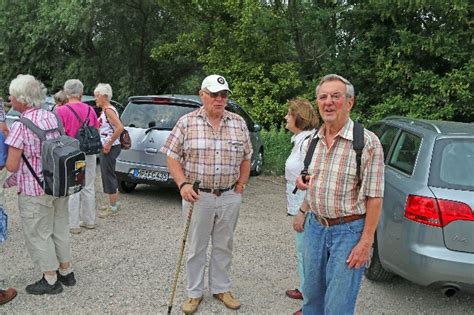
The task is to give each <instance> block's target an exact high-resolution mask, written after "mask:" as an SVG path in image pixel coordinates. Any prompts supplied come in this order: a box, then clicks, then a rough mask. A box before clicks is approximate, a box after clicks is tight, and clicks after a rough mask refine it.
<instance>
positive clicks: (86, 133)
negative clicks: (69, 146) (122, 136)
mask: <svg viewBox="0 0 474 315" xmlns="http://www.w3.org/2000/svg"><path fill="white" fill-rule="evenodd" d="M66 107H67V108H69V110H70V111H72V113H73V114H74V116H76V118H77V120H78V121H79V123H80V124H81V127H80V128H79V130H77V133H76V136H75V138H76V139H77V140H79V144H80V146H81V150H82V151H84V153H85V154H86V155H92V154H98V153H100V151H101V150H102V142H101V141H100V134H99V131H98V130H97V129H96V128H95V127H93V126H89V115H90V112H91V108H90V106H89V110H88V111H87V119H86V120H85V121H83V120H82V119H81V118H80V117H79V115H78V114H77V113H76V111H75V110H74V109H72V107H71V106H69V105H66Z"/></svg>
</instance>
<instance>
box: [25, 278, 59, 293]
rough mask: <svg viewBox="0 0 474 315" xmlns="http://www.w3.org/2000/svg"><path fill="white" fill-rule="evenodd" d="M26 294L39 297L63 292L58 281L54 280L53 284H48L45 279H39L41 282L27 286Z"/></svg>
mask: <svg viewBox="0 0 474 315" xmlns="http://www.w3.org/2000/svg"><path fill="white" fill-rule="evenodd" d="M25 290H26V293H29V294H34V295H41V294H58V293H61V292H63V286H62V285H61V283H59V281H57V280H56V282H55V283H54V284H49V283H48V281H46V279H45V278H44V276H43V278H41V280H39V281H37V282H35V283H33V284H30V285H27V286H26V288H25Z"/></svg>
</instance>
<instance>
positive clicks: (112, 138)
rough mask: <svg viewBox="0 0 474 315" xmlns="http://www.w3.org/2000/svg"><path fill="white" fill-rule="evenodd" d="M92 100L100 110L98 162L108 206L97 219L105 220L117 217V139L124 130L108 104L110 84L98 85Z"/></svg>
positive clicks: (110, 93)
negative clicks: (109, 217) (108, 217)
mask: <svg viewBox="0 0 474 315" xmlns="http://www.w3.org/2000/svg"><path fill="white" fill-rule="evenodd" d="M94 98H95V102H96V104H97V106H99V107H100V108H101V109H102V112H101V114H100V117H99V133H100V140H101V141H102V146H103V148H102V152H101V153H100V155H99V161H100V174H101V176H102V186H103V189H104V193H105V194H108V195H109V206H106V207H103V208H101V209H100V210H101V211H99V218H105V217H107V216H109V215H113V216H114V215H117V214H118V211H119V207H120V204H119V202H118V191H117V188H118V186H117V185H118V184H117V175H116V174H115V164H116V160H117V157H118V156H119V154H120V151H121V150H122V149H121V146H120V139H119V138H120V134H121V133H122V131H123V129H124V128H123V125H122V122H121V121H120V118H119V115H118V112H117V110H116V109H115V107H113V106H112V105H111V104H110V100H111V99H112V87H111V86H110V84H104V83H99V84H98V85H97V87H96V88H95V90H94Z"/></svg>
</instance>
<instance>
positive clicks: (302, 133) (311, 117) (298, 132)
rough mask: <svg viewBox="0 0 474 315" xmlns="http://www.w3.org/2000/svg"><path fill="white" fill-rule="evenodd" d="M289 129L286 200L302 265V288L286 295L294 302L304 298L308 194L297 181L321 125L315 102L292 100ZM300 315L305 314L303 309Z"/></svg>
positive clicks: (290, 291)
mask: <svg viewBox="0 0 474 315" xmlns="http://www.w3.org/2000/svg"><path fill="white" fill-rule="evenodd" d="M285 120H286V125H285V128H286V129H288V130H289V131H290V132H292V133H293V136H292V137H291V142H292V143H293V149H292V150H291V153H290V156H289V157H288V159H287V160H286V163H285V179H286V199H287V215H288V216H291V217H294V219H293V229H294V230H295V232H296V233H295V241H296V258H297V265H298V274H299V278H300V289H294V290H287V291H286V295H287V296H288V297H290V298H292V299H300V300H302V299H303V292H302V291H303V290H302V288H303V284H304V275H303V233H304V221H305V216H304V215H301V213H299V209H300V207H301V204H302V203H303V201H304V197H305V192H304V191H301V190H298V191H296V193H293V190H294V189H295V187H296V186H295V185H296V184H295V183H296V178H297V177H298V176H300V173H301V170H302V169H303V162H304V158H305V154H306V149H307V146H308V143H309V141H310V140H311V138H312V136H313V135H314V134H315V131H316V130H315V128H316V127H317V126H318V124H319V120H318V116H317V115H316V111H315V110H314V108H313V106H312V105H311V103H310V102H309V101H308V100H306V99H303V98H296V99H292V100H290V101H289V103H288V113H287V114H286V116H285ZM295 314H296V315H299V314H301V309H300V310H298V311H297V312H296V313H295Z"/></svg>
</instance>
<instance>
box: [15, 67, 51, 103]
mask: <svg viewBox="0 0 474 315" xmlns="http://www.w3.org/2000/svg"><path fill="white" fill-rule="evenodd" d="M8 90H9V93H10V95H11V96H14V97H15V98H16V100H17V101H18V102H20V103H22V104H24V105H26V106H28V107H41V104H43V103H44V100H45V98H46V91H47V89H46V88H45V87H44V85H43V83H41V81H39V80H36V78H35V77H34V76H32V75H31V74H19V75H18V76H17V77H16V78H15V79H13V80H12V81H11V82H10V87H9V89H8Z"/></svg>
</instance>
